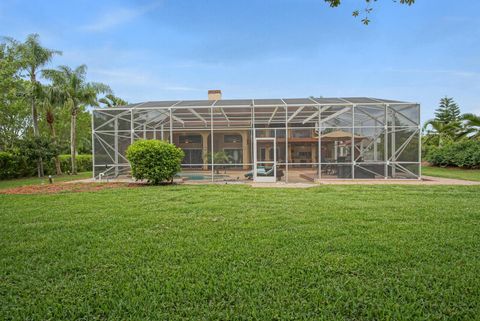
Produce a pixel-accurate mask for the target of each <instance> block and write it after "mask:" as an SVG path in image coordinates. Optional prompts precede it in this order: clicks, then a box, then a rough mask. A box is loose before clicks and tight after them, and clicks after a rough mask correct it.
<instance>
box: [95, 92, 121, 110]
mask: <svg viewBox="0 0 480 321" xmlns="http://www.w3.org/2000/svg"><path fill="white" fill-rule="evenodd" d="M98 102H99V103H101V104H102V105H103V107H108V108H111V107H117V106H125V105H128V102H127V101H125V100H123V99H122V98H120V97H117V96H115V95H114V94H107V95H105V97H102V98H100V99H99V100H98Z"/></svg>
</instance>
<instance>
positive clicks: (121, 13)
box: [80, 1, 162, 32]
mask: <svg viewBox="0 0 480 321" xmlns="http://www.w3.org/2000/svg"><path fill="white" fill-rule="evenodd" d="M161 4H162V1H155V2H152V3H150V4H148V5H145V6H140V7H136V8H110V11H108V12H105V13H104V14H103V15H102V16H100V17H99V18H98V19H97V20H96V21H94V22H91V23H89V24H87V25H84V26H82V27H81V28H80V29H81V30H84V31H90V32H102V31H105V30H108V29H111V28H113V27H116V26H118V25H121V24H124V23H127V22H129V21H132V20H134V19H136V18H138V17H140V16H143V15H144V14H146V13H148V12H151V11H153V10H155V9H157V8H158V7H159V6H160V5H161Z"/></svg>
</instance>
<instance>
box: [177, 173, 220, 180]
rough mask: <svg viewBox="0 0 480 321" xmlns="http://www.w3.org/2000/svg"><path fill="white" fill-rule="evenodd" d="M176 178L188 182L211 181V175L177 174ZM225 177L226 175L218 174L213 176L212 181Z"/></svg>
mask: <svg viewBox="0 0 480 321" xmlns="http://www.w3.org/2000/svg"><path fill="white" fill-rule="evenodd" d="M177 177H183V178H185V179H187V180H189V181H205V180H211V179H212V175H207V174H199V173H180V174H177ZM227 177H228V175H220V174H214V175H213V179H215V180H218V179H223V178H227Z"/></svg>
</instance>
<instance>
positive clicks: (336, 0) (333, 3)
mask: <svg viewBox="0 0 480 321" xmlns="http://www.w3.org/2000/svg"><path fill="white" fill-rule="evenodd" d="M324 1H325V2H327V3H328V4H329V5H330V7H332V8H336V7H338V6H340V5H341V4H342V0H324ZM392 1H393V2H398V3H400V4H406V5H409V6H411V5H412V4H414V3H415V0H392ZM363 2H364V3H365V8H364V9H363V12H364V16H363V18H362V20H361V21H362V23H363V24H364V25H368V24H369V23H370V19H369V15H370V13H372V11H373V7H372V4H373V3H374V2H377V0H363ZM352 15H353V16H354V17H358V16H359V15H360V10H358V9H357V10H355V11H353V13H352Z"/></svg>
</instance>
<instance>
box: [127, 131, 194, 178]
mask: <svg viewBox="0 0 480 321" xmlns="http://www.w3.org/2000/svg"><path fill="white" fill-rule="evenodd" d="M184 156H185V154H184V152H183V151H182V150H181V149H180V148H178V147H176V146H175V145H173V144H170V143H168V142H165V141H159V140H138V141H136V142H134V143H133V144H132V145H130V146H129V147H128V149H127V159H128V161H129V162H130V165H131V167H132V175H133V177H135V179H138V180H140V179H146V180H147V181H148V182H149V183H151V184H154V185H158V184H160V183H162V182H165V181H172V180H173V177H174V176H175V174H177V173H178V172H179V171H180V170H181V167H180V164H181V161H182V159H183V157H184Z"/></svg>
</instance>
